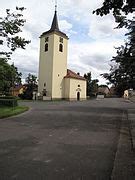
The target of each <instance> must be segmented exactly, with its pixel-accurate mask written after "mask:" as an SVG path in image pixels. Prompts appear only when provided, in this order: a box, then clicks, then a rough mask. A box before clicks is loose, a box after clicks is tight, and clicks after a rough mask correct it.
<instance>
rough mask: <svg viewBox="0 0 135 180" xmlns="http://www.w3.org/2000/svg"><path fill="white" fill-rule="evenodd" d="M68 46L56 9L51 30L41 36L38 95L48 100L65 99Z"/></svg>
mask: <svg viewBox="0 0 135 180" xmlns="http://www.w3.org/2000/svg"><path fill="white" fill-rule="evenodd" d="M67 46H68V37H67V35H66V34H65V33H63V32H61V31H60V30H59V25H58V19H57V10H56V9H55V13H54V17H53V21H52V25H51V28H50V30H49V31H46V32H44V33H43V34H42V35H41V36H40V56H39V83H38V93H39V94H40V96H44V98H46V99H62V98H64V91H65V90H64V77H65V76H66V74H67V49H68V47H67Z"/></svg>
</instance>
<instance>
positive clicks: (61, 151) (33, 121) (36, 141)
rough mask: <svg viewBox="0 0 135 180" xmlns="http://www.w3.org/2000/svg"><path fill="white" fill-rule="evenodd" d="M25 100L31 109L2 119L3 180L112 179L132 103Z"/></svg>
mask: <svg viewBox="0 0 135 180" xmlns="http://www.w3.org/2000/svg"><path fill="white" fill-rule="evenodd" d="M21 104H23V105H24V104H25V105H27V106H30V107H31V109H30V111H28V112H26V113H24V114H22V115H19V116H16V117H11V118H7V119H1V120H0V180H109V179H111V177H112V173H113V171H114V164H115V159H116V153H117V151H118V145H119V139H120V129H121V124H122V121H123V119H126V117H127V114H126V110H127V107H128V108H130V107H132V106H133V105H132V103H130V102H125V101H124V100H123V99H103V100H89V101H82V102H66V101H57V102H37V101H35V102H21ZM128 143H129V142H128ZM119 180H120V179H119ZM127 180H130V179H127Z"/></svg>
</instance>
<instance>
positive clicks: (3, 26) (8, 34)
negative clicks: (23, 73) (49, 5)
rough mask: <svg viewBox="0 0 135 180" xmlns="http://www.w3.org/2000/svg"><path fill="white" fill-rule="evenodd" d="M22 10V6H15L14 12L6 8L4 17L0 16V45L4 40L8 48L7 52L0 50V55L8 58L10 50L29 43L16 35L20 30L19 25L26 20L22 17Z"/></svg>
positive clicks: (23, 46)
mask: <svg viewBox="0 0 135 180" xmlns="http://www.w3.org/2000/svg"><path fill="white" fill-rule="evenodd" d="M24 10H25V8H24V7H21V8H19V7H16V11H15V12H10V9H6V17H0V36H1V39H0V45H3V41H5V42H6V44H7V47H8V48H9V52H7V51H0V55H4V56H5V57H6V58H10V55H11V54H12V52H13V51H15V50H16V49H17V48H22V49H25V46H26V44H29V43H30V41H28V40H25V38H22V37H20V36H19V35H18V33H19V32H22V30H21V27H23V26H24V23H25V22H26V20H25V19H22V17H23V15H22V12H23V11H24ZM3 39H4V40H3Z"/></svg>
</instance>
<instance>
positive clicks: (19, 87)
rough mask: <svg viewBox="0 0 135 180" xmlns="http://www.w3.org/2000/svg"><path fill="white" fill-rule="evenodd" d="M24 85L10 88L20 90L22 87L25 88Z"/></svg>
mask: <svg viewBox="0 0 135 180" xmlns="http://www.w3.org/2000/svg"><path fill="white" fill-rule="evenodd" d="M23 87H24V85H16V86H15V87H11V88H10V90H11V91H12V90H14V91H19V90H20V89H21V88H23Z"/></svg>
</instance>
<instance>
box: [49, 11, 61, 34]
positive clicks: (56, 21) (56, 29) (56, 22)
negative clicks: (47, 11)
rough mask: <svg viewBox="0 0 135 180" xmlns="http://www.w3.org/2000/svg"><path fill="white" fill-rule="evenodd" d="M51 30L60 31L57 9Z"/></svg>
mask: <svg viewBox="0 0 135 180" xmlns="http://www.w3.org/2000/svg"><path fill="white" fill-rule="evenodd" d="M50 30H51V31H59V25H58V18H57V11H56V10H55V13H54V17H53V21H52V26H51V29H50Z"/></svg>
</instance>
